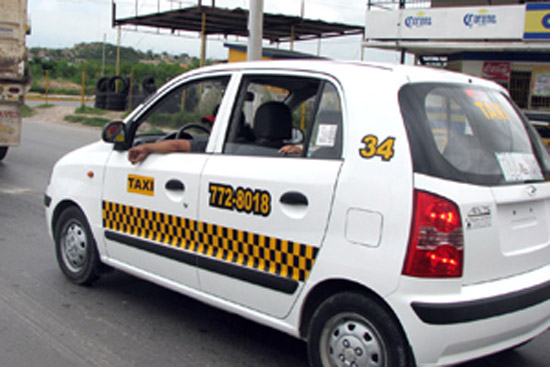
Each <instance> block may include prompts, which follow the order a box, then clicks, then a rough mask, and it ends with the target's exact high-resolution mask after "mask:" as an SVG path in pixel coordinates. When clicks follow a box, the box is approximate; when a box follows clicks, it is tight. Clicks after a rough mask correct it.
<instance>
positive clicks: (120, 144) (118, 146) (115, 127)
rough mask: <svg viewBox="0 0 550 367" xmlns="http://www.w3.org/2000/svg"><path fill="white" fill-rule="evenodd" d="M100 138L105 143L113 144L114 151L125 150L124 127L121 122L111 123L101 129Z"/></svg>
mask: <svg viewBox="0 0 550 367" xmlns="http://www.w3.org/2000/svg"><path fill="white" fill-rule="evenodd" d="M101 138H102V139H103V141H104V142H106V143H114V144H115V150H124V149H126V145H127V141H126V125H125V124H124V122H122V121H111V122H109V123H108V124H107V125H105V127H104V128H103V132H102V134H101Z"/></svg>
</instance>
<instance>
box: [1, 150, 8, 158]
mask: <svg viewBox="0 0 550 367" xmlns="http://www.w3.org/2000/svg"><path fill="white" fill-rule="evenodd" d="M6 154H8V147H0V161H1V160H2V159H4V157H5V156H6Z"/></svg>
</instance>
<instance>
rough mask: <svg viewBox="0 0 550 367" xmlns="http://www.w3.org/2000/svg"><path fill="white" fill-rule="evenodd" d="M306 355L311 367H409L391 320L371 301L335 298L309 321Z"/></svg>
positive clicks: (347, 294)
mask: <svg viewBox="0 0 550 367" xmlns="http://www.w3.org/2000/svg"><path fill="white" fill-rule="evenodd" d="M308 353H309V360H310V365H311V366H312V367H344V366H345V367H410V366H411V365H413V364H412V363H411V360H412V358H411V357H410V352H409V348H408V344H407V342H406V340H405V337H404V335H403V333H402V331H401V329H400V328H399V327H398V325H396V322H395V321H394V318H393V317H392V316H391V315H390V314H389V313H388V312H387V311H386V310H385V308H384V307H382V306H381V305H379V304H378V303H377V302H375V301H373V300H372V299H370V298H368V297H366V296H364V295H362V294H359V293H354V292H345V293H339V294H336V295H334V296H332V297H330V298H328V299H327V300H326V301H325V302H323V303H322V304H321V306H319V308H318V309H317V311H316V312H315V313H314V315H313V318H312V320H311V324H310V328H309V335H308Z"/></svg>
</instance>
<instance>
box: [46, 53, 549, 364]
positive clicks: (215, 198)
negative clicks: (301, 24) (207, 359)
mask: <svg viewBox="0 0 550 367" xmlns="http://www.w3.org/2000/svg"><path fill="white" fill-rule="evenodd" d="M203 118H205V119H206V120H210V121H212V120H214V118H215V122H214V123H213V125H204V124H201V123H200V121H201V119H203ZM210 126H212V129H211V130H210V129H209V127H210ZM167 139H188V140H191V143H192V144H191V146H192V147H193V148H192V150H193V151H191V152H176V153H170V154H151V155H150V156H149V157H148V158H147V159H145V160H144V161H143V162H141V163H138V164H135V165H133V164H131V163H130V162H129V160H128V149H129V148H130V147H132V146H136V145H140V144H144V143H147V142H154V141H158V140H167ZM285 145H292V146H293V147H294V149H293V150H294V152H295V154H282V153H281V152H280V149H281V147H283V146H285ZM549 170H550V157H549V156H548V153H547V151H546V149H545V148H544V146H543V145H542V143H541V140H540V138H539V137H538V136H537V134H536V132H535V131H534V130H533V128H532V127H531V126H530V125H529V124H528V123H527V120H526V119H525V117H524V116H523V115H522V114H521V113H520V112H518V109H517V108H516V107H515V106H514V105H513V103H512V102H511V101H510V98H509V97H508V95H507V93H506V92H505V91H504V89H502V88H501V87H499V86H497V85H496V84H493V83H491V82H488V81H484V80H481V79H476V78H473V77H470V76H466V75H462V74H455V73H450V72H445V71H439V70H432V69H425V68H417V67H407V66H397V65H380V64H367V63H357V62H356V63H350V62H333V61H289V62H257V63H246V64H228V65H222V66H214V67H208V68H202V69H198V70H195V71H193V72H190V73H186V74H184V75H182V76H180V77H178V78H176V79H174V80H172V81H170V82H169V83H168V84H166V85H165V86H164V87H163V88H161V89H160V90H159V91H158V92H157V93H156V94H155V95H154V96H153V97H152V98H150V99H149V100H147V101H146V102H145V103H144V104H143V105H141V106H139V107H138V108H137V109H136V110H135V111H133V113H132V114H131V115H129V116H128V117H127V118H126V119H125V121H124V122H120V121H119V122H113V123H110V124H108V125H107V126H106V127H105V129H104V132H103V141H99V142H97V143H94V144H91V145H89V146H86V147H83V148H81V149H78V150H76V151H74V152H72V153H69V154H68V155H66V156H65V157H64V158H62V159H61V160H60V161H59V162H58V163H57V164H56V165H55V167H54V169H53V173H52V176H51V180H50V183H49V185H48V188H47V192H46V195H45V204H46V215H47V222H48V225H49V230H50V233H51V236H52V238H53V239H54V242H55V248H56V253H57V259H58V262H59V266H60V267H61V270H62V271H63V273H64V274H65V275H66V276H67V277H68V278H69V279H70V280H71V281H73V282H74V283H78V284H87V283H91V282H93V281H94V280H96V279H97V278H98V277H99V276H100V275H101V274H102V269H103V268H104V267H107V266H108V267H112V268H116V269H119V270H122V271H124V272H128V273H130V274H133V275H135V276H137V277H141V278H144V279H147V280H150V281H152V282H155V283H157V284H160V285H162V286H165V287H168V288H171V289H173V290H176V291H178V292H181V293H183V294H186V295H189V296H192V297H195V298H197V299H199V300H201V301H204V302H206V303H208V304H211V305H215V306H218V307H220V308H222V309H224V310H227V311H229V312H233V313H236V314H239V315H242V316H244V317H247V318H249V319H252V320H254V321H257V322H259V323H262V324H265V325H269V326H271V327H274V328H276V329H279V330H281V331H283V332H286V333H288V334H291V335H293V336H295V337H298V338H302V339H304V340H307V342H308V352H309V359H310V363H311V365H312V366H385V367H405V366H414V365H417V366H442V365H449V364H454V363H459V362H463V361H466V360H470V359H474V358H477V357H480V356H485V355H488V354H491V353H495V352H498V351H501V350H505V349H509V348H513V347H515V346H518V345H520V344H522V343H524V342H526V341H528V340H530V339H532V338H534V337H536V336H537V335H539V334H541V333H543V332H544V331H545V330H547V329H548V327H549V326H550V183H549V182H547V180H548V177H549V176H548V174H549V173H550V171H549Z"/></svg>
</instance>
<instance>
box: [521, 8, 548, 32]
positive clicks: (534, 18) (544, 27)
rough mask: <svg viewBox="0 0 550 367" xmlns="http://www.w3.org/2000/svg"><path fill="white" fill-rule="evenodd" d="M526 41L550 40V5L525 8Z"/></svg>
mask: <svg viewBox="0 0 550 367" xmlns="http://www.w3.org/2000/svg"><path fill="white" fill-rule="evenodd" d="M523 38H524V39H526V40H549V39H550V3H541V4H534V3H533V4H527V5H526V6H525V31H524V34H523Z"/></svg>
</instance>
